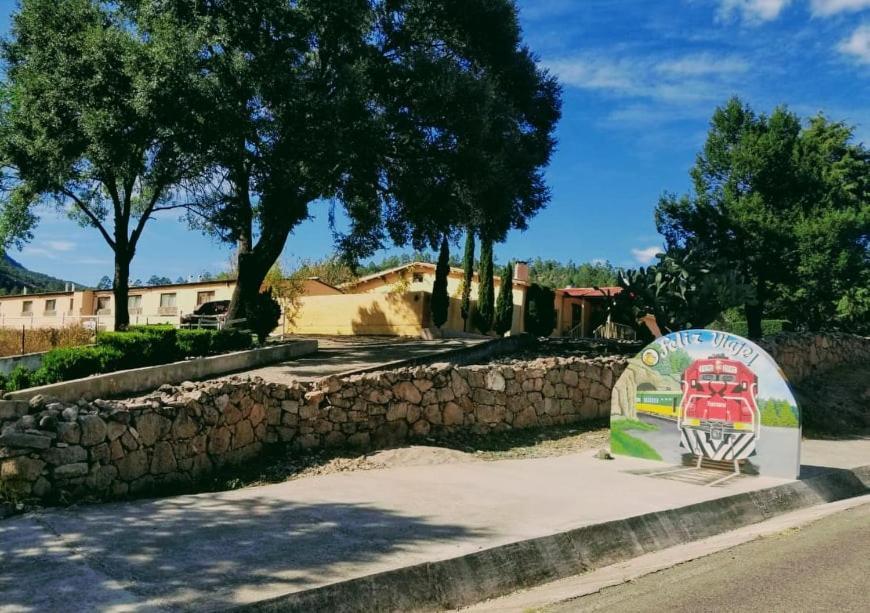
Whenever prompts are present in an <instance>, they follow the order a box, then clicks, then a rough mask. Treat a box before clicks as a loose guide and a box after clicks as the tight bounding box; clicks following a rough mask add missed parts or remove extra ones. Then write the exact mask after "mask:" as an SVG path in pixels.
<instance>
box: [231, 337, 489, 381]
mask: <svg viewBox="0 0 870 613" xmlns="http://www.w3.org/2000/svg"><path fill="white" fill-rule="evenodd" d="M316 340H317V343H318V350H317V352H316V353H312V354H311V355H307V356H305V357H302V358H297V359H294V360H291V361H288V362H282V363H281V364H273V365H272V366H266V367H264V368H257V369H255V370H250V371H245V373H244V374H246V375H253V376H257V377H262V378H263V379H265V380H267V381H271V382H274V383H287V382H289V381H291V380H296V381H310V380H312V379H319V378H321V377H326V376H329V375H337V374H341V373H345V372H350V371H355V370H360V369H364V368H373V367H379V366H384V365H387V364H389V363H390V362H395V361H397V360H406V359H409V358H418V357H425V356H430V355H438V354H441V353H447V352H450V351H453V350H455V349H462V348H463V347H470V346H473V345H477V344H480V343H481V342H485V340H486V339H445V340H433V341H424V340H419V339H401V338H378V337H345V338H335V337H329V338H323V337H320V338H316Z"/></svg>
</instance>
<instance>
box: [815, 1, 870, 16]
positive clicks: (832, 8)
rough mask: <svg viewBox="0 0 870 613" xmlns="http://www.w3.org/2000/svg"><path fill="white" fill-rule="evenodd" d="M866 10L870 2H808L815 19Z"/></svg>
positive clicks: (869, 6)
mask: <svg viewBox="0 0 870 613" xmlns="http://www.w3.org/2000/svg"><path fill="white" fill-rule="evenodd" d="M866 8H870V0H812V1H811V2H810V10H811V11H812V13H813V15H814V16H816V17H829V16H831V15H836V14H837V13H854V12H856V11H860V10H863V9H866Z"/></svg>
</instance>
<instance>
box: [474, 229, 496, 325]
mask: <svg viewBox="0 0 870 613" xmlns="http://www.w3.org/2000/svg"><path fill="white" fill-rule="evenodd" d="M494 302H495V281H494V279H493V263H492V239H489V238H483V237H482V238H481V239H480V278H479V280H478V284H477V309H476V310H475V312H474V326H475V327H476V328H477V329H478V330H479V331H480V333H481V334H486V333H488V332H489V331H490V330H491V329H492V320H493V318H494V316H495V312H494V309H495V304H494Z"/></svg>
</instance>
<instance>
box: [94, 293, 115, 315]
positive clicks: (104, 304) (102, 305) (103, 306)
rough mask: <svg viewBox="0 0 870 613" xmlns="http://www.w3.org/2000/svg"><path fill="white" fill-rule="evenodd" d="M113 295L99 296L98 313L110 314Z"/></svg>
mask: <svg viewBox="0 0 870 613" xmlns="http://www.w3.org/2000/svg"><path fill="white" fill-rule="evenodd" d="M111 300H112V297H111V296H97V315H108V314H109V313H111V312H112V311H111V304H112V302H111Z"/></svg>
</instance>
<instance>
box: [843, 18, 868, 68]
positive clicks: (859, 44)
mask: <svg viewBox="0 0 870 613" xmlns="http://www.w3.org/2000/svg"><path fill="white" fill-rule="evenodd" d="M837 49H838V50H839V51H840V53H845V54H846V55H851V56H853V59H855V60H856V61H858V62H860V63H862V64H870V23H865V24H864V25H861V26H858V28H857V29H856V30H855V31H854V32H852V35H851V36H849V38H846V39H845V40H843V41H841V42H840V44H839V45H837Z"/></svg>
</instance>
